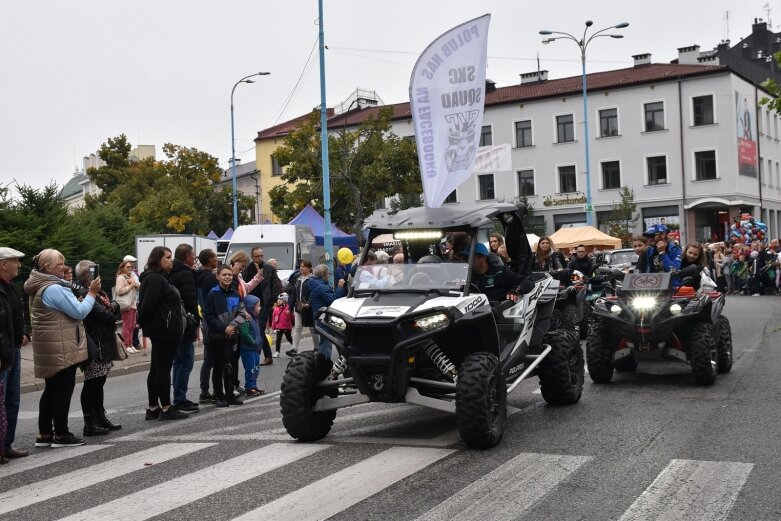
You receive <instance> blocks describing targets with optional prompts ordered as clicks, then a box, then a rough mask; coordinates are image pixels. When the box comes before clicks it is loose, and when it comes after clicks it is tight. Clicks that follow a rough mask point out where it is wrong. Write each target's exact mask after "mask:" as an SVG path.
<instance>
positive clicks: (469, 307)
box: [463, 296, 488, 314]
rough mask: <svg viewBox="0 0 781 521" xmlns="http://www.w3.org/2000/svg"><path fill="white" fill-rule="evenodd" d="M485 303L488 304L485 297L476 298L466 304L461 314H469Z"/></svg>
mask: <svg viewBox="0 0 781 521" xmlns="http://www.w3.org/2000/svg"><path fill="white" fill-rule="evenodd" d="M486 303H488V299H486V298H485V296H480V297H477V298H475V299H474V300H472V302H470V303H469V304H467V305H466V306H465V307H464V311H463V313H465V314H466V313H469V312H470V311H472V310H473V309H475V308H476V307H478V306H482V305H483V304H486Z"/></svg>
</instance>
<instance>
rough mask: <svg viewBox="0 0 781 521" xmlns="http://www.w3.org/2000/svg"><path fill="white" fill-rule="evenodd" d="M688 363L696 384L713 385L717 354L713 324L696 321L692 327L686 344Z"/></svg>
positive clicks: (716, 370)
mask: <svg viewBox="0 0 781 521" xmlns="http://www.w3.org/2000/svg"><path fill="white" fill-rule="evenodd" d="M686 353H687V355H688V357H689V364H690V365H691V368H692V374H693V375H694V382H695V383H696V384H697V385H713V384H714V383H715V382H716V375H717V374H718V355H717V354H716V338H715V336H714V331H713V324H710V323H708V322H698V323H696V324H695V325H694V327H693V328H692V333H691V335H690V336H689V341H688V344H687V346H686Z"/></svg>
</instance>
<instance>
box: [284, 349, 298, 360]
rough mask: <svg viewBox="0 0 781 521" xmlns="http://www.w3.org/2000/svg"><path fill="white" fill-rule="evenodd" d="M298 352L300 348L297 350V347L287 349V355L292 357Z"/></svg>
mask: <svg viewBox="0 0 781 521" xmlns="http://www.w3.org/2000/svg"><path fill="white" fill-rule="evenodd" d="M297 354H298V350H296V349H290V350H288V351H285V356H287V357H290V358H293V357H294V356H296V355H297Z"/></svg>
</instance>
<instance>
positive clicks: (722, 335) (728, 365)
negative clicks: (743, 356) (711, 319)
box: [716, 315, 732, 373]
mask: <svg viewBox="0 0 781 521" xmlns="http://www.w3.org/2000/svg"><path fill="white" fill-rule="evenodd" d="M716 327H717V328H718V333H717V337H716V351H717V352H718V355H719V372H720V373H729V372H730V370H731V369H732V327H731V326H730V325H729V319H728V318H727V317H725V316H724V315H722V316H720V317H719V321H718V322H717V324H716Z"/></svg>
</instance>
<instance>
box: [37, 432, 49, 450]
mask: <svg viewBox="0 0 781 521" xmlns="http://www.w3.org/2000/svg"><path fill="white" fill-rule="evenodd" d="M35 446H36V447H51V446H52V435H51V434H47V435H43V434H39V435H38V437H37V438H35Z"/></svg>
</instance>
